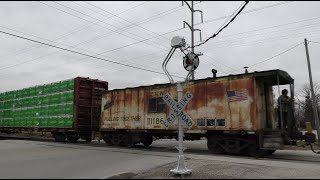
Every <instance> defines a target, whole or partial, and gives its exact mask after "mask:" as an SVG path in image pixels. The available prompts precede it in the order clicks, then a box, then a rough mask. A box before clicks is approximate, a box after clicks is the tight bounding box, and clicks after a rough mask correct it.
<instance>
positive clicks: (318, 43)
mask: <svg viewBox="0 0 320 180" xmlns="http://www.w3.org/2000/svg"><path fill="white" fill-rule="evenodd" d="M308 42H312V43H316V44H320V42H316V41H310V40H308Z"/></svg>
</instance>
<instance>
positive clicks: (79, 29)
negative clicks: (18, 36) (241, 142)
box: [0, 2, 147, 59]
mask: <svg viewBox="0 0 320 180" xmlns="http://www.w3.org/2000/svg"><path fill="white" fill-rule="evenodd" d="M145 3H147V2H143V3H139V4H138V5H135V6H133V7H130V8H128V9H125V10H123V11H121V12H120V13H117V14H115V15H114V16H110V17H108V18H107V19H106V20H110V19H111V18H113V17H115V16H116V15H120V14H123V13H125V12H128V11H130V10H133V9H135V8H137V7H139V6H141V5H143V4H145ZM92 25H93V24H91V23H88V24H86V25H83V26H80V27H79V28H75V29H73V30H71V31H69V32H67V33H65V34H63V35H61V36H58V37H57V39H54V40H52V41H53V42H55V41H58V40H60V39H62V38H64V37H67V36H69V35H70V34H72V35H74V34H75V33H76V32H79V31H82V30H85V29H87V28H90V27H91V26H92ZM13 31H14V30H13ZM17 32H18V31H17ZM20 33H22V32H20ZM41 46H42V45H41V44H40V45H38V46H35V47H32V46H28V47H25V48H23V49H22V50H20V51H16V52H15V53H14V54H9V55H5V56H2V57H0V59H2V58H4V57H10V56H13V55H14V56H16V55H19V54H23V53H25V52H30V50H31V49H35V48H38V47H41Z"/></svg>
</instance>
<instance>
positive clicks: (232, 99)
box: [100, 70, 301, 154]
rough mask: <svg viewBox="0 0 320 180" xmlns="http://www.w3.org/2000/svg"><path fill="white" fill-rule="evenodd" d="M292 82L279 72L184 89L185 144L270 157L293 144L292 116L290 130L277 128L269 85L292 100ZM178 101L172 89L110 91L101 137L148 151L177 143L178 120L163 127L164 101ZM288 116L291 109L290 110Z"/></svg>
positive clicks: (191, 84)
mask: <svg viewBox="0 0 320 180" xmlns="http://www.w3.org/2000/svg"><path fill="white" fill-rule="evenodd" d="M293 83H294V80H293V79H292V78H291V77H290V75H289V74H288V73H287V72H285V71H282V70H270V71H262V72H253V73H245V74H238V75H229V76H222V77H213V78H206V79H199V80H194V81H190V82H187V83H184V84H183V94H185V93H186V92H187V91H189V92H191V93H192V94H193V99H192V100H191V101H190V102H189V104H188V105H187V106H186V108H185V110H184V111H185V112H186V113H187V114H188V115H189V116H190V117H191V118H192V119H193V121H194V124H193V126H192V128H191V129H187V128H184V139H185V140H199V139H200V138H203V137H205V138H206V139H207V145H208V149H209V150H210V151H211V152H213V153H233V154H242V153H249V154H257V153H269V154H270V153H273V152H274V151H275V150H277V149H282V148H283V146H284V145H285V144H290V143H291V140H292V138H293V139H297V136H301V133H299V132H298V131H297V128H296V123H295V121H294V117H293V116H289V119H290V120H289V127H290V128H289V129H288V130H284V129H283V130H282V129H278V128H277V127H276V115H275V114H276V112H275V102H274V93H273V88H272V87H273V86H276V85H289V87H290V89H291V97H292V96H293ZM166 93H169V94H170V95H171V96H172V97H173V98H174V99H176V100H177V97H178V95H177V91H176V85H175V84H170V83H167V84H155V85H150V86H140V87H134V88H125V89H114V90H109V91H107V92H105V93H104V94H103V95H102V104H101V112H102V114H101V121H100V133H101V137H102V138H103V139H104V141H105V142H106V143H107V144H108V145H120V146H128V147H130V146H133V145H134V144H137V143H143V144H144V145H145V146H149V145H150V144H151V143H152V141H153V140H154V139H161V138H177V120H176V121H175V122H174V123H173V125H172V126H170V128H169V129H165V128H164V126H163V123H164V121H165V120H166V118H167V116H168V114H169V113H170V111H171V109H170V108H169V107H168V106H166V104H165V102H164V101H163V98H162V97H163V96H164V95H165V94H166ZM291 114H293V109H291Z"/></svg>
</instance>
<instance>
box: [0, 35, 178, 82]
mask: <svg viewBox="0 0 320 180" xmlns="http://www.w3.org/2000/svg"><path fill="white" fill-rule="evenodd" d="M0 33H3V34H7V35H10V36H14V37H17V38H20V39H24V40H28V41H32V42H35V43H39V44H43V45H46V46H50V47H53V48H56V49H61V50H64V51H68V52H72V53H75V54H79V55H83V56H87V57H90V58H94V59H98V60H102V61H106V62H110V63H113V64H118V65H122V66H126V67H131V68H134V69H139V70H143V71H148V72H153V73H157V74H162V75H166V74H165V73H161V72H158V71H152V70H148V69H145V68H140V67H136V66H132V65H128V64H123V63H119V62H115V61H111V60H108V59H104V58H100V57H96V56H92V55H88V54H85V53H81V52H77V51H73V50H70V49H67V48H62V47H58V46H55V45H51V44H48V43H43V42H40V41H36V40H33V39H30V38H26V37H22V36H18V35H15V34H12V33H8V32H4V31H0ZM0 70H2V69H0ZM175 77H178V78H182V79H184V77H180V76H175Z"/></svg>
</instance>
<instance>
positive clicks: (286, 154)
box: [0, 135, 320, 165]
mask: <svg viewBox="0 0 320 180" xmlns="http://www.w3.org/2000/svg"><path fill="white" fill-rule="evenodd" d="M6 139H7V140H28V141H35V142H39V144H40V145H41V146H47V147H60V148H74V149H79V146H80V147H81V148H83V149H86V150H93V151H114V152H124V153H132V154H144V155H148V154H150V155H159V156H175V154H174V153H177V150H176V149H175V147H174V146H176V145H177V141H175V140H158V141H155V142H154V144H152V145H151V146H150V147H145V146H144V145H143V144H141V145H140V144H137V145H135V146H134V147H133V148H128V147H119V146H106V144H105V143H104V141H100V143H99V142H98V141H96V140H95V141H93V142H91V143H86V142H85V141H79V142H77V143H67V142H65V143H64V142H55V141H54V139H53V138H44V137H19V136H12V135H0V140H6ZM41 142H43V143H41ZM185 144H186V146H187V149H186V150H185V151H184V152H185V153H186V155H187V156H186V157H188V154H189V155H212V156H217V157H229V158H245V159H252V160H254V159H259V160H273V161H290V162H306V163H315V164H317V165H319V164H320V155H318V154H313V153H311V150H310V151H307V150H303V151H295V150H279V151H277V152H276V153H275V154H272V155H269V156H267V157H259V158H256V157H248V156H240V155H227V154H212V153H210V152H209V150H208V149H207V147H206V144H205V143H204V142H202V143H199V141H195V142H190V141H186V142H185ZM97 147H105V149H101V148H97ZM128 150H132V151H128ZM163 152H166V153H168V154H167V155H164V153H163ZM308 152H310V153H308ZM155 153H158V154H155ZM159 153H160V154H159ZM299 153H300V154H299Z"/></svg>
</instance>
